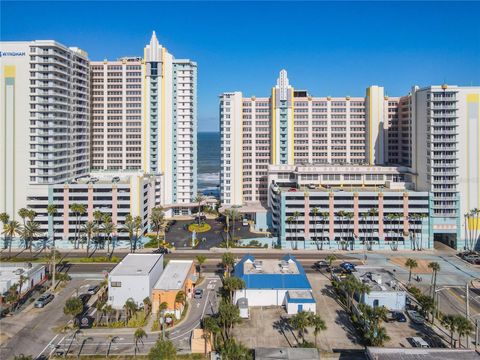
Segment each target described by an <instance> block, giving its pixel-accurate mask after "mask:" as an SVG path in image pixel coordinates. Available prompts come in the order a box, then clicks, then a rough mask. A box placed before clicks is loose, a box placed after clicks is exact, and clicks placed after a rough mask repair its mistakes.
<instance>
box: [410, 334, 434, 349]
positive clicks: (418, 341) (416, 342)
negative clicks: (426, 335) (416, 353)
mask: <svg viewBox="0 0 480 360" xmlns="http://www.w3.org/2000/svg"><path fill="white" fill-rule="evenodd" d="M408 340H409V342H410V343H411V344H412V345H413V346H414V347H417V348H423V349H428V348H429V347H430V346H429V345H428V343H427V342H426V341H425V340H423V338H421V337H419V336H416V337H412V338H409V339H408Z"/></svg>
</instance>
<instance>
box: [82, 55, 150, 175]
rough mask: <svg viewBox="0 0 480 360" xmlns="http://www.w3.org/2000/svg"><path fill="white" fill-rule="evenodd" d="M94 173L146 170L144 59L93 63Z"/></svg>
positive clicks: (92, 137) (92, 144) (92, 155)
mask: <svg viewBox="0 0 480 360" xmlns="http://www.w3.org/2000/svg"><path fill="white" fill-rule="evenodd" d="M90 69H91V80H92V98H91V99H92V101H91V103H92V110H91V113H92V136H91V139H92V141H91V151H92V154H91V159H92V161H91V165H92V170H110V171H112V170H140V169H142V128H143V127H142V122H143V117H144V115H143V99H144V96H143V86H142V82H143V75H142V74H143V73H142V60H141V59H140V58H122V59H120V60H118V61H106V60H105V61H92V62H91V63H90Z"/></svg>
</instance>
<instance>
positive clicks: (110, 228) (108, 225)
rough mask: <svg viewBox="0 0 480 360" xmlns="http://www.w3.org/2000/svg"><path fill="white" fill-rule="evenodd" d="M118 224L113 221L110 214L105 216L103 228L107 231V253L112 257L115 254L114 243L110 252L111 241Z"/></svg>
mask: <svg viewBox="0 0 480 360" xmlns="http://www.w3.org/2000/svg"><path fill="white" fill-rule="evenodd" d="M115 229H116V226H115V224H114V223H112V220H111V218H110V216H106V217H105V218H104V223H103V224H102V230H103V232H104V233H105V237H106V240H107V254H109V257H110V258H112V255H113V250H114V248H113V245H112V252H111V253H110V242H111V240H112V234H113V233H114V232H115Z"/></svg>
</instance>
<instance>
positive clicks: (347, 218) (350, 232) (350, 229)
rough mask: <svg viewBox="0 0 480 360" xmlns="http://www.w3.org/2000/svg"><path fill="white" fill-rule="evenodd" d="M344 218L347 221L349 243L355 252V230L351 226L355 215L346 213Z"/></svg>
mask: <svg viewBox="0 0 480 360" xmlns="http://www.w3.org/2000/svg"><path fill="white" fill-rule="evenodd" d="M344 216H345V219H346V220H347V235H348V237H347V242H348V243H350V248H351V250H353V237H352V232H353V229H352V227H351V226H350V225H351V222H352V219H353V216H354V215H353V213H352V212H345V214H344Z"/></svg>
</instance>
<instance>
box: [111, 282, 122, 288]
mask: <svg viewBox="0 0 480 360" xmlns="http://www.w3.org/2000/svg"><path fill="white" fill-rule="evenodd" d="M110 285H111V286H112V287H122V282H121V281H112V282H111V283H110Z"/></svg>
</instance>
